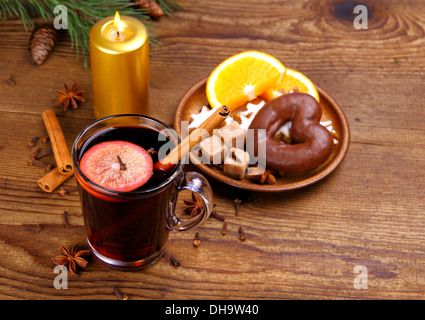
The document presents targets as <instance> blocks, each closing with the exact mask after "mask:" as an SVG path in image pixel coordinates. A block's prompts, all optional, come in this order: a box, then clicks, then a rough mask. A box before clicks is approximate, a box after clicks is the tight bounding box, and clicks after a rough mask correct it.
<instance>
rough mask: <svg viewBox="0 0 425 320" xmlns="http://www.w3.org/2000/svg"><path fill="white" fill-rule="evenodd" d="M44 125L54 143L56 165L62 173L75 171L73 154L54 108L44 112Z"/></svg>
mask: <svg viewBox="0 0 425 320" xmlns="http://www.w3.org/2000/svg"><path fill="white" fill-rule="evenodd" d="M42 117H43V121H44V125H45V126H46V130H47V133H48V135H49V138H50V142H51V143H52V149H53V154H54V155H55V160H56V166H57V167H58V170H59V172H60V173H62V174H68V173H70V172H73V169H74V167H73V165H72V159H71V154H70V152H69V149H68V146H67V144H66V141H65V137H64V136H63V132H62V129H61V127H60V125H59V122H58V119H57V118H56V114H55V112H54V111H53V110H46V111H44V112H43V114H42Z"/></svg>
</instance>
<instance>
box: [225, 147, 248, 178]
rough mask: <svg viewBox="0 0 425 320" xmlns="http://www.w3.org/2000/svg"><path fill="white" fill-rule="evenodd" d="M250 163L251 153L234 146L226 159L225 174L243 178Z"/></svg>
mask: <svg viewBox="0 0 425 320" xmlns="http://www.w3.org/2000/svg"><path fill="white" fill-rule="evenodd" d="M248 164H249V154H248V153H247V152H245V151H243V150H241V149H238V148H232V149H230V152H229V154H228V155H227V157H226V159H225V160H224V166H223V172H224V174H225V175H227V176H229V177H232V178H236V179H243V177H244V176H245V171H246V169H247V168H248Z"/></svg>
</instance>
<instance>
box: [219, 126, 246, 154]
mask: <svg viewBox="0 0 425 320" xmlns="http://www.w3.org/2000/svg"><path fill="white" fill-rule="evenodd" d="M217 134H218V135H219V136H221V138H222V139H223V141H224V143H225V144H226V145H227V147H228V148H229V149H230V148H232V147H235V148H239V149H243V148H244V146H245V137H246V134H245V130H244V129H243V128H242V127H241V126H240V125H239V123H237V122H236V121H233V122H231V123H230V124H228V125H226V126H224V127H223V128H221V129H220V130H218V132H217Z"/></svg>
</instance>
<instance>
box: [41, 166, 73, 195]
mask: <svg viewBox="0 0 425 320" xmlns="http://www.w3.org/2000/svg"><path fill="white" fill-rule="evenodd" d="M73 174H74V171H71V172H68V173H61V172H59V169H58V168H57V167H56V168H54V169H53V170H52V171H50V172H49V173H47V174H46V175H44V176H43V177H41V178H40V179H39V180H38V185H39V186H40V188H41V189H43V190H44V191H46V192H53V191H54V190H55V189H56V188H57V187H59V186H60V185H61V184H62V183H64V182H65V181H66V180H67V179H68V178H70V177H71V176H72V175H73Z"/></svg>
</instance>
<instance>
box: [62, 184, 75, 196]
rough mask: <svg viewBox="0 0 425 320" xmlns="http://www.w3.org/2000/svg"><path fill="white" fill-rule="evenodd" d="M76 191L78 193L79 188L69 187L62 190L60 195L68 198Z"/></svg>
mask: <svg viewBox="0 0 425 320" xmlns="http://www.w3.org/2000/svg"><path fill="white" fill-rule="evenodd" d="M75 191H78V187H76V186H75V187H69V188H61V189H60V190H59V194H60V195H61V196H66V195H68V194H70V193H71V192H75Z"/></svg>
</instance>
